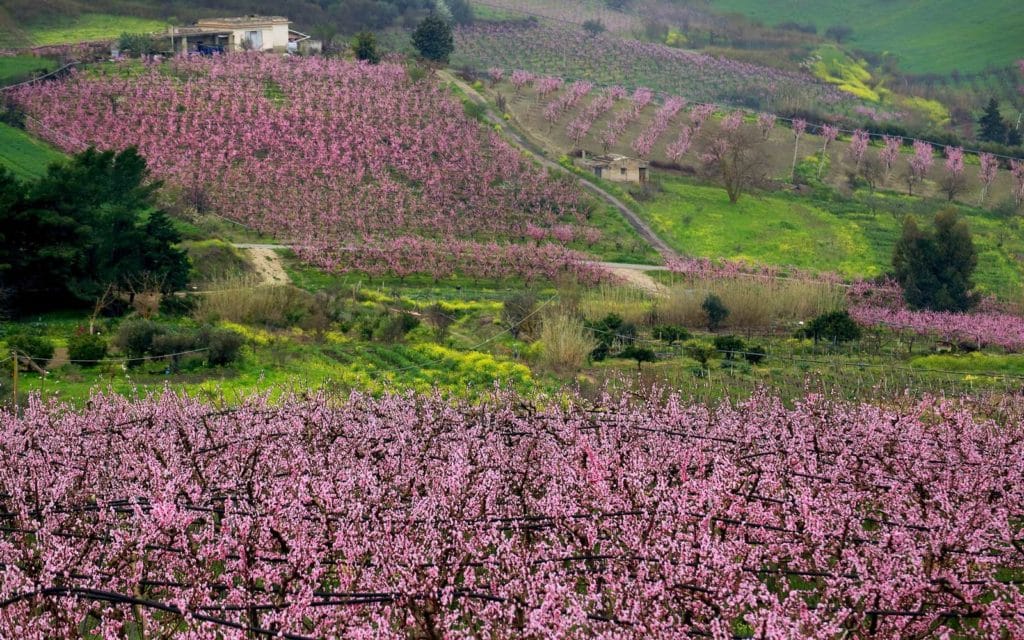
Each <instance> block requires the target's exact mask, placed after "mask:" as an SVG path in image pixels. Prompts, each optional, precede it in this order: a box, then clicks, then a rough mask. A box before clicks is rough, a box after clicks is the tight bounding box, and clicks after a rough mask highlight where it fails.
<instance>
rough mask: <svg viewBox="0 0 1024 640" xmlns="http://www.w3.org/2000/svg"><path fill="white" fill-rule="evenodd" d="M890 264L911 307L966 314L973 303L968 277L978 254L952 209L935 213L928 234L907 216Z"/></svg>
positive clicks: (975, 297)
mask: <svg viewBox="0 0 1024 640" xmlns="http://www.w3.org/2000/svg"><path fill="white" fill-rule="evenodd" d="M892 264H893V268H894V269H895V271H896V279H897V280H898V281H899V283H900V284H901V285H902V286H903V297H904V299H905V300H906V303H907V305H909V306H910V307H911V308H914V309H931V310H933V311H967V310H968V309H970V308H971V307H973V306H974V305H975V304H976V303H977V295H976V294H975V293H974V281H973V279H972V276H973V274H974V269H975V267H976V266H977V264H978V253H977V250H976V249H975V248H974V242H973V240H972V239H971V232H970V229H968V228H967V223H966V222H964V221H963V220H961V219H960V218H959V217H958V215H957V212H956V211H955V210H953V209H946V210H944V211H940V212H939V213H938V214H936V216H935V221H934V229H933V230H932V231H926V230H923V229H921V228H920V227H918V225H917V221H916V220H914V218H913V217H908V218H907V220H906V221H905V222H904V224H903V235H902V236H901V237H900V240H899V241H898V242H897V243H896V248H895V249H894V251H893V257H892Z"/></svg>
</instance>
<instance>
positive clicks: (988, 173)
mask: <svg viewBox="0 0 1024 640" xmlns="http://www.w3.org/2000/svg"><path fill="white" fill-rule="evenodd" d="M978 163H979V165H980V169H979V170H978V180H979V181H980V182H981V195H980V196H979V197H978V206H984V204H985V198H986V196H988V190H989V189H990V188H991V187H992V183H993V182H995V181H996V176H997V175H999V160H997V159H996V157H995V156H994V155H992V154H991V153H979V154H978Z"/></svg>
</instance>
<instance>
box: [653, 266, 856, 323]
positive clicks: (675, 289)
mask: <svg viewBox="0 0 1024 640" xmlns="http://www.w3.org/2000/svg"><path fill="white" fill-rule="evenodd" d="M711 293H713V294H715V295H717V296H718V297H719V298H721V300H722V302H723V303H724V304H725V306H726V308H727V309H729V315H728V317H726V318H725V321H724V322H723V323H722V327H723V328H727V329H737V330H754V329H769V328H772V327H777V326H779V325H786V324H792V323H795V322H797V321H800V320H808V319H810V318H814V317H817V316H819V315H821V314H823V313H828V312H830V311H835V310H837V309H842V308H843V307H844V301H845V292H844V291H843V288H842V287H841V286H839V285H837V284H834V283H829V282H815V281H810V280H789V279H784V278H776V279H772V280H768V279H759V278H714V279H704V278H699V279H694V280H691V281H687V282H684V283H680V284H676V285H673V286H671V287H670V288H669V293H668V296H666V297H665V299H664V300H661V301H659V303H658V305H657V309H656V314H657V319H658V322H661V323H666V324H677V325H681V326H686V327H702V326H705V325H706V324H707V316H706V315H705V313H704V310H703V309H701V304H702V303H703V302H704V299H705V298H706V297H707V296H708V294H711Z"/></svg>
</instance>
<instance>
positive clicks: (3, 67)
mask: <svg viewBox="0 0 1024 640" xmlns="http://www.w3.org/2000/svg"><path fill="white" fill-rule="evenodd" d="M53 68H54V63H53V61H52V60H50V59H48V58H37V57H36V56H2V57H0V86H7V85H9V84H15V83H17V82H21V81H22V80H25V79H28V78H31V77H32V76H33V75H35V74H36V73H37V72H39V71H52V70H53Z"/></svg>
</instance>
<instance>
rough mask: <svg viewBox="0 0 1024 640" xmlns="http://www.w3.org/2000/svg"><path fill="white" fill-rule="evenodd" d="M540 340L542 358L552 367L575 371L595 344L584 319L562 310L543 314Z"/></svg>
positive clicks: (546, 364) (558, 369)
mask: <svg viewBox="0 0 1024 640" xmlns="http://www.w3.org/2000/svg"><path fill="white" fill-rule="evenodd" d="M540 341H541V344H542V345H543V349H542V351H541V362H542V363H543V364H544V366H546V367H548V368H550V369H553V370H555V371H578V370H579V369H580V368H581V367H582V366H583V365H584V364H585V363H586V361H587V357H588V356H589V355H590V352H591V351H593V350H594V347H596V346H597V341H596V340H594V337H593V336H592V335H591V334H590V332H589V331H587V329H586V327H584V326H583V321H582V320H580V319H579V318H577V317H575V316H573V315H570V314H567V313H563V312H555V313H552V314H550V315H548V316H547V317H545V318H544V323H543V325H542V326H541V331H540Z"/></svg>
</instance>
